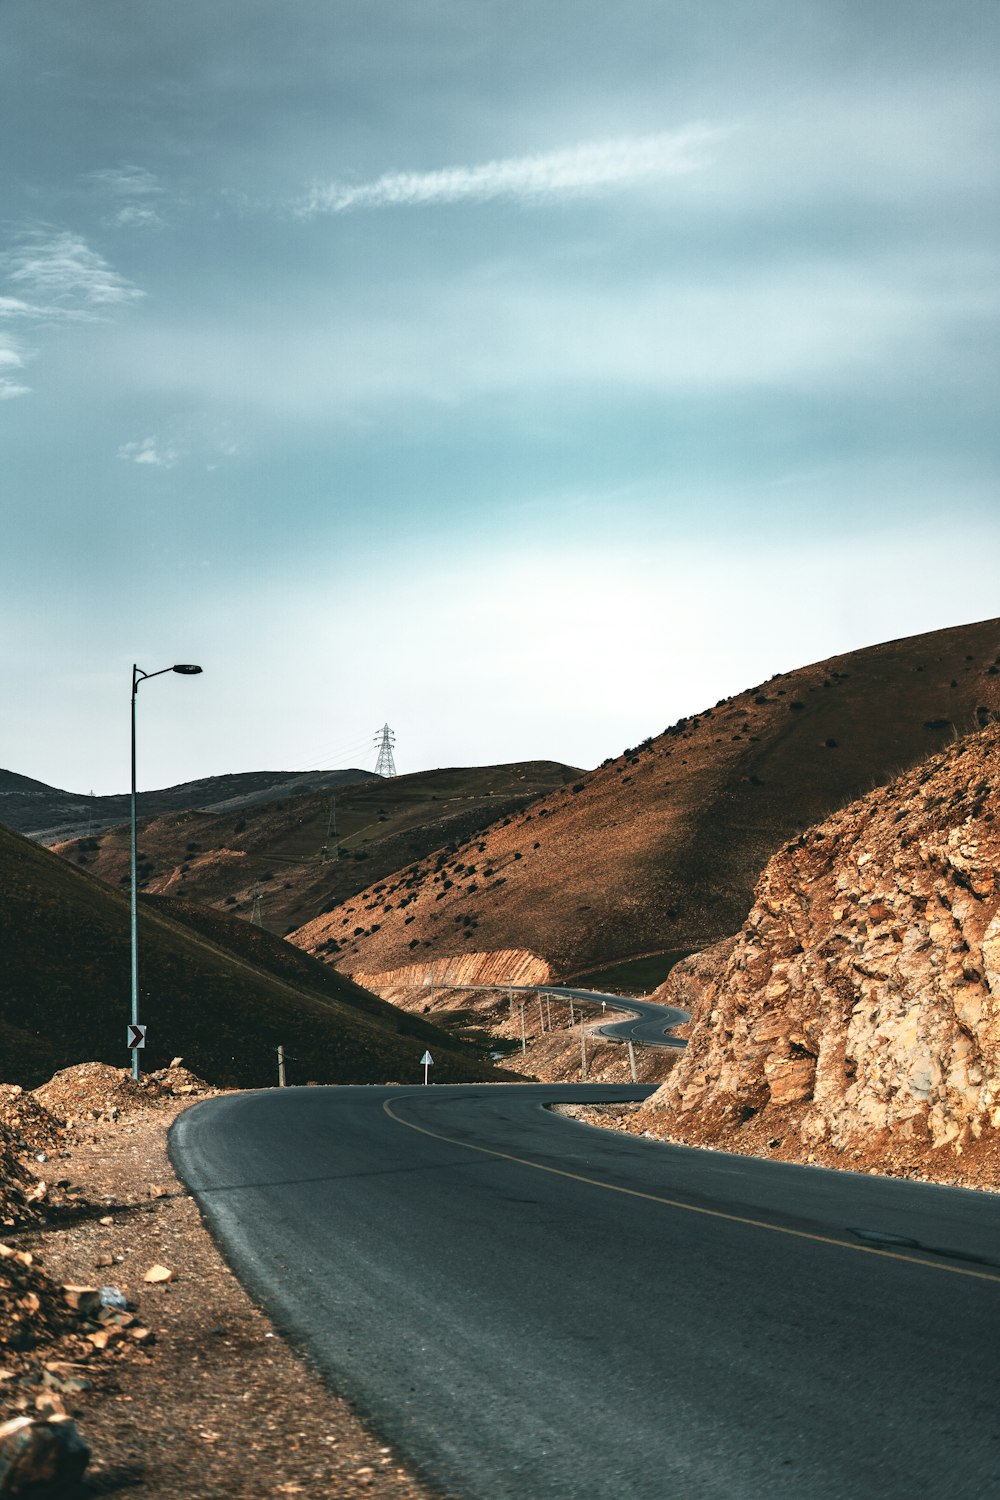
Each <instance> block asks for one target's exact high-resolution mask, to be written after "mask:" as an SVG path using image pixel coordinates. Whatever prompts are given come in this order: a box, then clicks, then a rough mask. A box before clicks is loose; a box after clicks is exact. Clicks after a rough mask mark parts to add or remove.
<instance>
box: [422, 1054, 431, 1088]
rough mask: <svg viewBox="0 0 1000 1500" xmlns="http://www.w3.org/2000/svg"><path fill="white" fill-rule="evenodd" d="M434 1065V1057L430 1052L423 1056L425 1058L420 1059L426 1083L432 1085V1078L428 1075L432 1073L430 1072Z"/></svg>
mask: <svg viewBox="0 0 1000 1500" xmlns="http://www.w3.org/2000/svg"><path fill="white" fill-rule="evenodd" d="M433 1064H434V1059H433V1057H431V1055H430V1053H429V1052H425V1053H424V1055H423V1057H422V1058H421V1059H420V1066H421V1067H422V1068H423V1070H424V1083H430V1078H429V1077H428V1074H429V1073H430V1070H431V1068H432V1067H433Z"/></svg>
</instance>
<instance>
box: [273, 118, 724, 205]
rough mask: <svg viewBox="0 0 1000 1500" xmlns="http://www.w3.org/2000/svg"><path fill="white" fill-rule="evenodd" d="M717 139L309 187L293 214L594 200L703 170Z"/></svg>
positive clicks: (662, 140) (692, 130) (676, 137)
mask: <svg viewBox="0 0 1000 1500" xmlns="http://www.w3.org/2000/svg"><path fill="white" fill-rule="evenodd" d="M722 134H723V132H722V130H720V129H719V128H717V127H710V126H707V125H700V124H699V125H688V126H685V127H684V128H683V129H682V130H673V131H663V132H661V133H659V134H657V135H642V136H624V137H621V138H619V139H617V140H609V141H592V142H589V143H588V144H585V145H581V146H572V147H569V148H568V149H565V150H561V151H547V152H540V153H538V154H537V155H533V156H512V157H504V158H501V159H500V160H498V161H490V162H483V163H481V164H480V165H478V166H471V167H469V166H453V167H441V168H439V169H438V170H436V171H432V172H389V173H386V174H385V175H384V176H382V177H377V178H375V179H374V181H372V182H365V183H359V184H357V185H355V186H351V185H350V184H347V183H338V182H333V183H329V184H327V185H326V186H323V185H317V186H316V187H314V188H313V189H312V191H311V192H310V193H309V194H308V196H307V197H306V198H305V199H304V200H303V202H302V203H301V204H300V205H299V212H300V214H302V215H303V216H310V215H313V214H319V213H344V212H346V211H347V210H349V209H358V208H393V207H404V206H405V207H411V206H419V205H426V204H438V203H462V202H471V203H486V202H489V201H490V200H491V199H495V198H515V199H518V200H520V201H521V202H537V201H539V200H541V199H544V198H550V197H557V196H559V197H562V196H573V195H581V194H585V193H594V192H599V191H601V190H602V189H604V188H609V187H619V186H622V185H624V184H629V183H641V182H653V181H659V180H661V179H663V178H666V177H676V176H678V175H680V174H682V173H687V172H694V171H697V170H699V169H700V168H702V167H704V166H705V164H706V151H707V148H708V147H709V146H710V145H711V144H712V143H713V142H714V141H716V140H717V139H719V137H720V136H721V135H722Z"/></svg>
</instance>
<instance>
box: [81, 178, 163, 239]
mask: <svg viewBox="0 0 1000 1500" xmlns="http://www.w3.org/2000/svg"><path fill="white" fill-rule="evenodd" d="M86 181H88V182H91V183H93V184H94V185H95V186H96V187H97V188H98V189H99V190H100V191H101V192H103V193H105V194H106V195H107V196H108V197H110V198H111V199H112V200H113V201H116V202H118V203H120V204H121V207H119V208H117V209H116V210H115V211H114V213H110V214H108V215H107V216H106V217H105V218H104V219H103V220H102V222H103V223H104V224H107V225H109V226H110V227H112V228H114V229H162V228H163V224H164V220H163V218H162V216H161V215H160V214H159V213H158V212H157V210H156V208H154V206H153V204H152V203H151V202H150V201H149V200H150V199H151V198H158V197H160V196H161V195H162V194H163V191H164V190H163V188H162V186H161V185H160V183H159V181H158V179H157V178H156V177H155V176H154V175H153V173H152V172H149V171H147V170H146V168H145V167H136V166H132V165H130V164H128V163H125V164H123V165H122V166H120V167H102V168H101V169H100V170H99V171H97V172H88V173H87V176H86Z"/></svg>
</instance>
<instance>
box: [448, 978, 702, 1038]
mask: <svg viewBox="0 0 1000 1500" xmlns="http://www.w3.org/2000/svg"><path fill="white" fill-rule="evenodd" d="M453 988H455V989H456V990H470V991H475V992H476V993H478V994H482V993H483V992H485V991H487V990H492V991H497V992H499V993H500V994H504V995H507V994H515V995H519V994H524V995H536V994H537V995H555V996H557V997H559V998H560V999H563V1000H569V999H570V998H572V999H573V1000H576V1001H579V1003H580V1004H582V1005H600V1004H601V1002H602V1001H603V1002H604V1004H605V1005H606V1006H607V1007H608V1009H609V1010H624V1011H628V1012H629V1013H630V1014H629V1016H628V1019H627V1020H625V1021H612V1022H611V1023H609V1025H607V1026H602V1027H600V1034H601V1036H606V1037H610V1038H611V1039H612V1040H613V1041H616V1042H634V1043H636V1045H640V1044H641V1045H642V1046H643V1047H686V1046H687V1042H685V1041H683V1040H682V1039H681V1038H680V1037H678V1036H668V1035H667V1034H666V1033H667V1032H668V1031H669V1030H670V1029H671V1027H673V1026H683V1025H684V1023H685V1022H686V1021H690V1019H691V1015H690V1012H689V1011H686V1010H679V1009H678V1008H677V1007H676V1006H673V1005H657V1004H656V1002H655V1001H653V1000H633V999H632V998H631V997H629V998H628V999H626V998H625V997H624V996H622V995H608V994H605V993H604V992H603V991H602V990H573V989H567V987H566V986H565V985H562V984H460V985H455V986H453Z"/></svg>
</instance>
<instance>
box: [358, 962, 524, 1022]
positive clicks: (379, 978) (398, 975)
mask: <svg viewBox="0 0 1000 1500" xmlns="http://www.w3.org/2000/svg"><path fill="white" fill-rule="evenodd" d="M550 977H551V972H550V969H549V966H548V964H547V963H546V962H545V960H544V958H539V957H538V955H537V953H529V952H528V951H527V949H525V948H500V949H497V950H496V951H495V952H492V953H463V954H461V955H459V956H458V957H456V958H436V959H430V960H429V961H428V962H427V963H422V964H407V965H406V966H405V968H402V969H389V970H387V971H385V972H384V973H381V974H366V975H361V974H357V975H355V976H354V980H355V983H356V984H360V985H363V986H364V988H365V989H367V990H371V991H372V992H373V993H374V994H376V995H381V997H382V999H383V1000H391V1001H392V1003H393V1004H394V1005H399V1004H401V1003H405V1002H403V1000H402V998H401V997H402V995H403V994H407V995H413V994H418V993H419V992H421V991H423V992H426V990H428V989H448V990H450V989H454V988H456V987H460V986H462V985H467V984H545V983H547V982H548V980H549V979H550ZM406 1008H410V1009H412V1006H410V1007H406Z"/></svg>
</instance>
